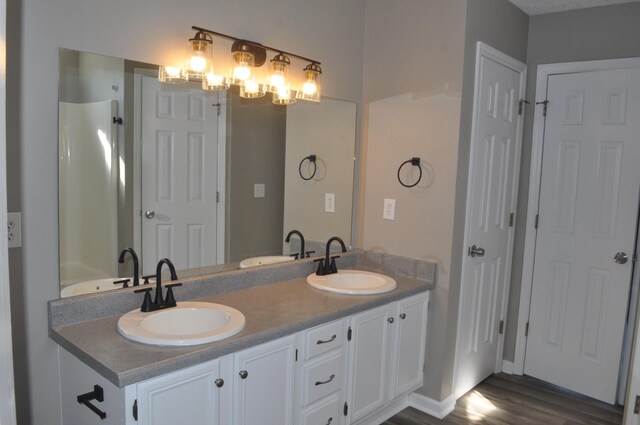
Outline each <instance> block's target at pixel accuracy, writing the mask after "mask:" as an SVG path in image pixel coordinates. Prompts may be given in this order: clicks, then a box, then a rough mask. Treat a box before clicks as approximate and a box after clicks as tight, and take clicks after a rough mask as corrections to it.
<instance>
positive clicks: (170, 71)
mask: <svg viewBox="0 0 640 425" xmlns="http://www.w3.org/2000/svg"><path fill="white" fill-rule="evenodd" d="M158 80H159V81H160V82H162V83H169V84H179V83H186V82H187V81H189V75H188V74H187V72H186V70H185V69H184V68H181V67H179V66H161V67H160V69H158Z"/></svg>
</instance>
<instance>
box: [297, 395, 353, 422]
mask: <svg viewBox="0 0 640 425" xmlns="http://www.w3.org/2000/svg"><path fill="white" fill-rule="evenodd" d="M343 419H344V415H343V413H342V404H341V403H340V398H339V397H338V396H337V395H333V396H331V397H329V398H327V399H326V400H323V401H322V402H321V403H318V404H317V405H313V406H312V407H310V408H308V409H307V410H305V411H304V412H302V418H301V420H300V424H301V425H339V424H342V423H343V422H344V421H343Z"/></svg>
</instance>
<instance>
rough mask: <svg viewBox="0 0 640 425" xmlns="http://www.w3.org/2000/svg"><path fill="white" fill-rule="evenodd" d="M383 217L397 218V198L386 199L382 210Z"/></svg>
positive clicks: (388, 218) (387, 218) (386, 218)
mask: <svg viewBox="0 0 640 425" xmlns="http://www.w3.org/2000/svg"><path fill="white" fill-rule="evenodd" d="M382 218H384V219H385V220H395V219H396V200H395V199H386V198H385V200H384V208H383V210H382Z"/></svg>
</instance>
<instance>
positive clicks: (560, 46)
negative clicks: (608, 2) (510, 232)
mask: <svg viewBox="0 0 640 425" xmlns="http://www.w3.org/2000/svg"><path fill="white" fill-rule="evenodd" d="M627 57H640V3H627V4H621V5H616V6H606V7H596V8H589V9H580V10H575V11H570V12H561V13H551V14H547V15H537V16H532V17H531V19H530V23H529V44H528V48H527V64H528V74H527V99H529V101H532V103H533V100H534V98H535V81H536V74H537V73H536V71H537V66H538V65H540V64H548V63H560V62H576V61H591V60H599V59H616V58H627ZM533 111H534V108H533V107H532V106H529V107H528V108H527V110H526V114H525V121H524V138H523V145H522V162H521V164H522V166H521V168H520V184H519V191H518V208H517V216H516V239H515V245H514V252H513V258H514V261H513V268H512V272H511V282H512V284H511V292H510V294H509V315H508V317H507V329H506V335H505V351H504V358H505V359H506V360H509V361H513V359H514V357H515V343H516V342H515V338H516V326H517V320H518V309H519V304H520V286H521V281H522V262H523V253H524V239H525V224H526V220H527V217H526V212H527V200H528V196H529V167H530V163H531V138H532V133H533Z"/></svg>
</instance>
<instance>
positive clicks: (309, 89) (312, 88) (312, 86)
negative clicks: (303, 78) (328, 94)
mask: <svg viewBox="0 0 640 425" xmlns="http://www.w3.org/2000/svg"><path fill="white" fill-rule="evenodd" d="M316 90H318V86H317V85H316V83H315V81H307V82H306V83H304V84H303V85H302V91H303V92H304V94H306V95H308V96H311V95H313V94H315V93H316Z"/></svg>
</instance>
